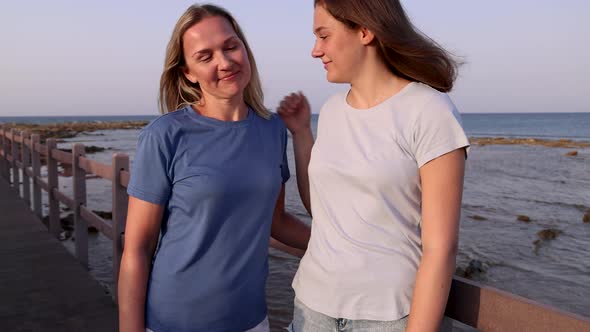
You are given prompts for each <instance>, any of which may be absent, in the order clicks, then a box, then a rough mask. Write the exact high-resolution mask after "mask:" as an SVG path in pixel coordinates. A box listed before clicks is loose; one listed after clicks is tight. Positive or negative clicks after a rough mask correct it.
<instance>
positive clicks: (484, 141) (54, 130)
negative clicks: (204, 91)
mask: <svg viewBox="0 0 590 332" xmlns="http://www.w3.org/2000/svg"><path fill="white" fill-rule="evenodd" d="M148 123H149V121H116V122H101V121H95V122H64V123H52V124H31V123H4V124H2V125H3V126H4V127H7V128H15V129H18V130H26V131H29V132H31V133H33V134H39V135H41V136H42V139H43V138H58V139H59V138H72V137H76V136H77V135H78V134H81V133H91V132H95V131H99V130H125V129H141V128H143V127H145V126H146V125H147V124H148ZM469 142H470V143H471V144H472V145H478V146H486V145H534V146H545V147H551V148H589V147H590V141H576V140H572V139H564V138H561V139H559V138H558V139H545V138H535V137H527V138H511V137H502V136H497V137H469Z"/></svg>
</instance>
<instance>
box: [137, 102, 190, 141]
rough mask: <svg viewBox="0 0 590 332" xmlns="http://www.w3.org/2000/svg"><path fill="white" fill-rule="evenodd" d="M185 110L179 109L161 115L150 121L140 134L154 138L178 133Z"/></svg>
mask: <svg viewBox="0 0 590 332" xmlns="http://www.w3.org/2000/svg"><path fill="white" fill-rule="evenodd" d="M185 113H186V109H185V108H181V109H178V110H176V111H173V112H168V113H166V114H162V115H160V116H158V117H157V118H155V119H154V120H152V121H150V123H148V124H147V125H146V126H145V127H143V129H142V133H149V134H152V135H156V136H165V135H168V134H170V133H173V132H176V131H178V130H179V129H180V128H181V126H182V124H183V123H185V121H183V120H182V118H184V117H185V116H186V114H185Z"/></svg>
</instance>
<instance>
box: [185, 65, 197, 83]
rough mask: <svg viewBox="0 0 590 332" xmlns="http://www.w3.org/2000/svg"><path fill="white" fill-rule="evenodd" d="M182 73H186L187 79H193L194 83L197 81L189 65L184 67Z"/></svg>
mask: <svg viewBox="0 0 590 332" xmlns="http://www.w3.org/2000/svg"><path fill="white" fill-rule="evenodd" d="M182 73H183V74H184V77H186V79H187V80H189V81H191V82H192V83H197V82H198V80H197V77H196V76H195V75H193V74H191V72H190V70H189V69H188V67H184V68H182Z"/></svg>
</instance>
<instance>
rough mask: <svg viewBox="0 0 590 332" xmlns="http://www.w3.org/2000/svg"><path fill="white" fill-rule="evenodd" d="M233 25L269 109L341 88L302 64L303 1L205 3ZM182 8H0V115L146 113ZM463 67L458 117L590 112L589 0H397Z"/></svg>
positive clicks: (122, 4) (78, 0)
mask: <svg viewBox="0 0 590 332" xmlns="http://www.w3.org/2000/svg"><path fill="white" fill-rule="evenodd" d="M209 2H210V3H215V4H218V5H221V6H223V7H225V8H226V9H228V10H229V11H230V12H231V13H232V14H233V15H234V16H235V17H236V19H237V20H238V22H239V23H240V25H241V26H242V28H243V29H244V32H245V34H246V37H247V39H248V42H249V44H250V46H251V47H252V49H253V52H254V55H255V58H256V62H257V64H258V67H259V71H260V74H261V77H262V84H263V89H264V92H265V104H266V105H267V107H269V108H270V109H275V108H276V106H277V104H278V102H279V101H280V100H281V98H282V97H283V96H284V95H285V94H288V93H290V92H294V91H299V90H301V91H303V92H304V93H305V94H306V95H307V97H308V98H309V100H310V103H311V105H312V110H313V112H318V111H319V109H320V107H321V105H322V103H323V102H324V101H325V100H326V99H327V98H328V97H329V96H330V95H331V94H333V93H335V92H338V91H343V90H345V89H347V86H346V85H341V84H340V85H335V84H331V83H328V82H327V81H326V79H325V71H324V69H323V66H322V64H321V62H320V60H317V59H313V58H312V57H311V48H312V47H313V43H314V36H313V33H312V20H313V1H311V0H280V1H271V0H225V1H224V0H217V1H215V0H212V1H209ZM192 3H193V1H180V0H141V1H140V0H126V1H115V0H100V1H99V0H92V1H89V0H86V1H85V0H53V1H41V0H36V1H30V0H18V1H17V0H3V1H2V2H1V3H0V116H51V115H155V114H157V113H158V110H157V92H158V85H159V78H160V73H161V70H162V65H163V61H164V52H165V48H166V44H167V43H168V40H169V38H170V34H171V32H172V29H173V27H174V24H175V23H176V20H177V19H178V18H179V17H180V15H181V14H182V13H183V12H184V11H185V9H186V8H187V7H188V6H190V5H191V4H192ZM402 3H403V5H404V7H405V8H406V10H407V13H408V15H409V16H410V18H411V19H412V21H413V23H414V24H415V25H416V26H417V27H418V28H419V29H420V30H421V31H422V32H424V33H425V34H426V35H428V36H430V37H431V38H433V39H434V40H436V41H437V42H438V43H439V44H441V45H442V46H444V47H445V48H446V49H447V50H449V51H450V52H452V53H453V54H455V55H457V56H459V57H460V58H461V59H462V61H463V62H464V65H463V66H462V67H461V68H460V75H459V78H458V80H457V82H456V85H455V88H454V90H453V92H451V97H452V99H453V100H454V102H455V104H456V105H457V107H458V109H459V111H460V112H462V113H498V112H508V113H511V112H590V106H589V103H588V102H587V96H589V95H590V84H589V83H588V79H589V78H590V45H589V43H588V40H589V37H588V36H590V20H589V19H588V18H589V17H590V2H589V1H586V0H561V1H555V0H518V1H513V0H497V1H475V0H445V1H441V0H416V1H410V0H402Z"/></svg>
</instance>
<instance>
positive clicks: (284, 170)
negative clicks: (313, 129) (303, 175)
mask: <svg viewBox="0 0 590 332" xmlns="http://www.w3.org/2000/svg"><path fill="white" fill-rule="evenodd" d="M282 137H283V139H282V143H283V146H282V148H283V161H282V163H281V176H282V177H283V183H286V182H287V181H288V180H289V178H290V177H291V172H290V171H289V162H288V160H287V144H288V141H289V135H287V129H286V128H285V127H283V129H282Z"/></svg>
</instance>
